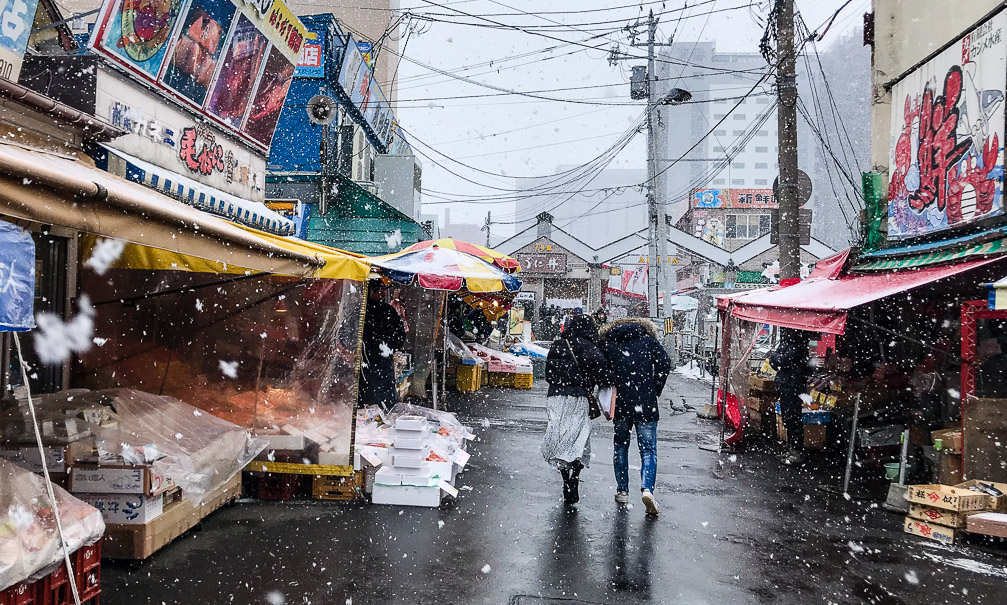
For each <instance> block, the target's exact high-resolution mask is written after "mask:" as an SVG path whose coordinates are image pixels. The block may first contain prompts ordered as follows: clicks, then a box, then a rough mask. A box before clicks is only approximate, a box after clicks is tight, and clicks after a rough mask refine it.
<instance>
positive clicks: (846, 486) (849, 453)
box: [843, 393, 860, 494]
mask: <svg viewBox="0 0 1007 605" xmlns="http://www.w3.org/2000/svg"><path fill="white" fill-rule="evenodd" d="M858 420H860V393H857V398H856V400H855V401H854V403H853V428H852V429H850V447H849V448H848V449H847V450H846V473H845V474H843V493H844V494H848V493H850V474H851V473H852V472H853V450H854V448H856V446H857V421H858Z"/></svg>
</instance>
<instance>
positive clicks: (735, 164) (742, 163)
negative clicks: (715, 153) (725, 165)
mask: <svg viewBox="0 0 1007 605" xmlns="http://www.w3.org/2000/svg"><path fill="white" fill-rule="evenodd" d="M744 167H745V163H744V162H733V163H732V164H731V168H744Z"/></svg>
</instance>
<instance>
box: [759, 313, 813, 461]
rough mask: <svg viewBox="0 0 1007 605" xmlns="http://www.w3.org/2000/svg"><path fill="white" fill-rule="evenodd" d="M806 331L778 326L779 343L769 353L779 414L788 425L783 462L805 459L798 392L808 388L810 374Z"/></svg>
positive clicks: (802, 424)
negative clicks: (774, 376) (777, 396)
mask: <svg viewBox="0 0 1007 605" xmlns="http://www.w3.org/2000/svg"><path fill="white" fill-rule="evenodd" d="M808 340H809V339H808V333H807V332H803V331H801V330H793V329H790V328H781V329H780V344H779V345H778V346H777V347H776V350H775V351H773V353H772V354H771V355H770V356H769V365H771V366H772V367H773V369H774V370H776V379H775V382H776V392H777V393H778V394H779V395H780V415H781V416H782V417H783V426H784V428H786V429H787V452H786V453H785V454H784V455H783V456H782V457H781V460H782V461H783V462H784V464H800V463H801V462H803V461H804V421H803V420H802V419H801V409H802V408H803V403H802V402H801V395H803V394H804V393H805V391H807V390H808V379H809V378H810V377H811V366H810V355H809V351H808Z"/></svg>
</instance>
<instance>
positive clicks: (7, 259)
mask: <svg viewBox="0 0 1007 605" xmlns="http://www.w3.org/2000/svg"><path fill="white" fill-rule="evenodd" d="M34 302H35V242H34V241H32V239H31V234H30V233H28V232H27V231H25V230H24V229H22V228H20V227H18V226H17V225H12V224H11V223H7V222H3V221H0V331H2V332H25V331H27V330H30V329H32V328H33V327H35V321H34V319H33V318H32V305H33V304H34Z"/></svg>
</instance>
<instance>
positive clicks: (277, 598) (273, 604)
mask: <svg viewBox="0 0 1007 605" xmlns="http://www.w3.org/2000/svg"><path fill="white" fill-rule="evenodd" d="M266 602H267V603H269V605H284V603H286V602H287V597H286V596H284V594H283V593H282V592H280V591H279V590H274V591H272V592H270V593H268V594H267V595H266Z"/></svg>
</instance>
